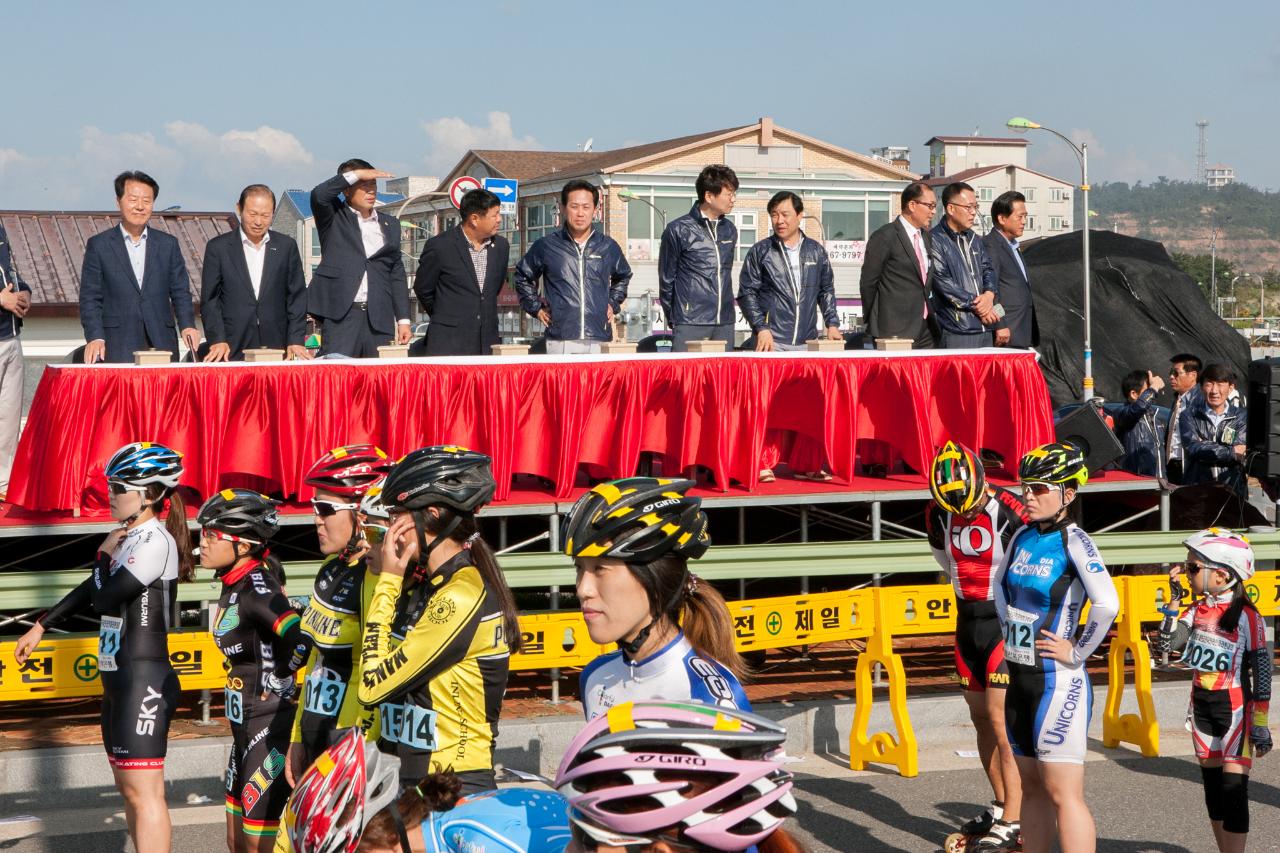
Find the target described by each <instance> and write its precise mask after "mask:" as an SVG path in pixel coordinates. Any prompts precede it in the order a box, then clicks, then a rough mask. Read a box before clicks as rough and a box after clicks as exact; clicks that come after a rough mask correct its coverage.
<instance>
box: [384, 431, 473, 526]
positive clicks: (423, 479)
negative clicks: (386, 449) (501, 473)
mask: <svg viewBox="0 0 1280 853" xmlns="http://www.w3.org/2000/svg"><path fill="white" fill-rule="evenodd" d="M496 487H497V484H496V483H494V481H493V460H491V459H490V458H489V457H488V456H486V455H484V454H483V453H477V452H475V451H474V450H467V449H466V448H465V447H455V446H453V445H438V446H435V447H423V448H421V449H419V450H415V451H413V452H412V453H410V454H409V455H407V456H405V457H404V458H403V459H401V460H400V461H399V462H397V463H396V464H395V466H394V467H393V468H392V469H391V473H389V474H388V475H387V481H386V483H385V484H384V485H383V491H382V499H383V501H384V502H385V503H386V504H387V505H388V506H391V507H400V508H401V509H407V510H420V509H426V508H427V507H429V506H446V507H449V508H451V509H455V510H457V511H459V512H475V511H476V510H478V509H479V508H480V507H482V506H484V505H485V504H486V503H488V502H489V500H490V499H491V498H492V497H493V492H494V489H495V488H496Z"/></svg>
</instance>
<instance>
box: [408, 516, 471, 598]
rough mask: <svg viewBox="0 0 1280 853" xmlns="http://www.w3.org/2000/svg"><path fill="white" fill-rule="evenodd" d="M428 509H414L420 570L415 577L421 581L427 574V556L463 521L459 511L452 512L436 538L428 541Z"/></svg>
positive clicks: (415, 573)
mask: <svg viewBox="0 0 1280 853" xmlns="http://www.w3.org/2000/svg"><path fill="white" fill-rule="evenodd" d="M426 514H427V511H426V510H425V509H417V510H414V511H413V526H414V527H415V528H416V529H417V531H418V571H416V572H414V577H415V579H417V580H419V581H421V580H422V578H423V577H425V576H426V574H427V558H428V557H429V556H430V555H431V552H432V551H434V550H435V548H436V546H437V545H439V544H440V543H441V542H443V541H444V540H446V539H448V538H449V534H450V533H452V532H453V531H454V530H455V529H457V527H458V525H459V524H461V523H462V518H461V517H460V516H459V515H458V514H457V513H451V516H452V517H451V518H450V519H449V521H448V522H446V523H445V526H444V529H443V530H441V531H440V532H439V533H438V534H437V535H436V537H435V538H434V539H432V540H431V541H430V542H428V541H427V533H428V531H427V521H426Z"/></svg>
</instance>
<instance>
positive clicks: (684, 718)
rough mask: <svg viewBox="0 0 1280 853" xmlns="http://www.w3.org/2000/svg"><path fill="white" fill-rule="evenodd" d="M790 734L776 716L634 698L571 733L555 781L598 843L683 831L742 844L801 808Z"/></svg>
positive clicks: (699, 839)
mask: <svg viewBox="0 0 1280 853" xmlns="http://www.w3.org/2000/svg"><path fill="white" fill-rule="evenodd" d="M785 740H786V731H785V730H784V729H783V728H782V727H781V726H779V725H778V724H777V723H774V722H773V721H772V720H767V719H765V718H764V717H759V716H756V715H755V714H749V713H746V712H745V711H738V710H734V709H727V708H715V707H712V706H710V705H701V704H698V703H696V702H681V703H676V702H638V703H633V702H627V703H625V704H623V705H615V706H614V707H612V708H610V709H609V710H608V711H607V712H606V713H605V714H602V715H601V716H599V717H596V718H595V719H594V720H592V721H591V722H589V723H588V724H587V726H586V728H585V729H583V730H582V732H580V733H579V734H578V736H577V737H576V738H574V740H573V743H571V744H570V745H569V749H568V750H567V751H566V752H565V756H564V760H563V761H561V762H560V769H559V771H558V772H557V773H556V781H555V785H556V789H557V790H558V791H559V792H560V793H561V794H563V795H564V796H565V797H566V798H567V799H568V800H569V806H570V810H569V814H570V817H571V819H572V820H573V822H574V823H575V824H576V825H577V826H578V827H579V828H580V829H582V830H583V831H584V832H586V833H587V834H588V835H589V836H591V837H592V838H593V839H595V841H596V843H598V844H611V845H628V844H651V843H654V842H655V841H657V840H658V839H659V837H660V836H662V835H663V834H664V832H666V831H668V830H676V831H677V832H678V833H679V837H680V839H681V840H684V841H685V842H686V843H689V842H694V843H697V844H701V845H703V846H706V847H710V848H712V849H715V850H745V849H747V848H748V847H751V846H752V845H754V844H758V843H759V842H760V841H761V840H762V839H764V838H767V837H768V836H769V835H770V834H772V833H773V831H774V830H776V829H777V828H778V827H779V826H781V825H782V822H783V821H784V820H785V819H786V818H787V816H788V815H792V814H795V811H796V801H795V799H794V798H793V797H792V796H791V786H792V780H791V774H790V773H788V772H787V771H785V770H783V769H782V757H783V748H782V746H783V742H784V741H785ZM672 777H681V778H675V779H673V778H672ZM623 780H625V781H623ZM664 780H667V781H664Z"/></svg>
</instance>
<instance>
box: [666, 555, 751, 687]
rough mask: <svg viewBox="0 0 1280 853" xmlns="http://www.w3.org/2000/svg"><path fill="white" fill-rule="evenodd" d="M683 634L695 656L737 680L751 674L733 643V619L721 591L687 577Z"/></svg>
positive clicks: (692, 576)
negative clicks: (707, 660)
mask: <svg viewBox="0 0 1280 853" xmlns="http://www.w3.org/2000/svg"><path fill="white" fill-rule="evenodd" d="M682 627H683V629H684V635H685V637H686V638H688V640H689V645H691V646H693V648H694V650H695V651H697V652H698V654H700V655H702V656H704V657H709V658H711V659H712V660H713V661H715V662H716V663H718V664H720V665H721V666H723V667H724V668H725V669H727V670H729V671H730V672H732V673H733V674H734V675H735V676H736V677H737V679H738V680H739V681H746V680H747V678H748V677H749V676H750V675H751V670H750V669H749V668H748V667H747V662H746V661H744V660H743V659H742V655H740V654H738V650H737V648H736V647H735V646H734V643H733V617H732V616H731V615H730V614H729V605H728V604H726V603H725V600H724V596H722V595H721V594H720V590H718V589H716V588H715V587H714V586H712V585H711V584H709V583H707V582H706V581H704V580H702V579H701V578H699V577H698V576H697V575H690V576H689V583H688V585H687V586H686V591H685V596H684V621H683V624H682Z"/></svg>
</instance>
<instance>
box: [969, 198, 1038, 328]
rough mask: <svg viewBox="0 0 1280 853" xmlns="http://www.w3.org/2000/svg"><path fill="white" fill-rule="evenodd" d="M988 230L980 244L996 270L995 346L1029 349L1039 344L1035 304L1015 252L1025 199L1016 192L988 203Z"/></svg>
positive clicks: (1022, 225)
mask: <svg viewBox="0 0 1280 853" xmlns="http://www.w3.org/2000/svg"><path fill="white" fill-rule="evenodd" d="M991 222H992V225H993V227H992V229H991V230H990V231H989V232H988V233H987V236H985V237H983V238H982V242H983V243H985V244H986V246H987V257H989V258H990V259H991V264H992V266H994V267H995V268H996V275H997V276H998V281H999V284H998V287H999V289H1000V304H1001V305H1003V306H1004V311H1005V314H1004V318H1003V319H1002V320H1001V321H1000V322H999V324H997V325H996V346H1010V347H1018V348H1020V349H1029V348H1031V347H1034V346H1038V345H1039V344H1040V327H1039V325H1038V324H1037V323H1036V307H1035V300H1034V299H1033V298H1032V296H1031V281H1030V280H1029V279H1028V277H1027V267H1026V265H1025V264H1023V263H1022V253H1021V252H1020V251H1018V238H1019V237H1021V236H1022V232H1023V230H1024V229H1025V228H1026V225H1027V199H1026V197H1025V196H1024V195H1023V194H1022V193H1020V192H1017V191H1016V190H1010V191H1009V192H1007V193H1003V194H1002V195H1001V196H1000V197H999V198H997V199H996V200H995V201H993V202H992V203H991Z"/></svg>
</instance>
